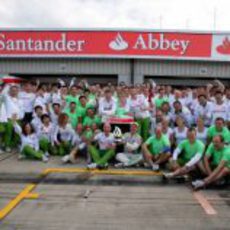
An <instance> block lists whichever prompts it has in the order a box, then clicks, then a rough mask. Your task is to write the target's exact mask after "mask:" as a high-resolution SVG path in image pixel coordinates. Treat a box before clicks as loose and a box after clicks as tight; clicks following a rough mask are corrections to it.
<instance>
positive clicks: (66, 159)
mask: <svg viewBox="0 0 230 230" xmlns="http://www.w3.org/2000/svg"><path fill="white" fill-rule="evenodd" d="M61 160H62V163H64V164H66V163H68V162H69V161H70V155H65V156H64V157H62V159H61Z"/></svg>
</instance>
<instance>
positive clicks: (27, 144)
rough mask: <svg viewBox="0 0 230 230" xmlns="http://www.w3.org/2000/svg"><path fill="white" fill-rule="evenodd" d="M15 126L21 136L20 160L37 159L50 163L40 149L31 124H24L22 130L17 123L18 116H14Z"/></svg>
mask: <svg viewBox="0 0 230 230" xmlns="http://www.w3.org/2000/svg"><path fill="white" fill-rule="evenodd" d="M12 120H13V126H14V129H15V131H16V132H17V133H18V135H19V136H20V140H21V146H20V158H28V159H37V160H42V161H44V162H47V161H48V158H47V157H46V156H45V154H44V153H43V152H42V151H40V149H39V139H38V136H37V134H36V133H35V132H34V130H33V127H32V126H31V124H30V123H25V124H23V126H22V128H21V126H20V125H18V123H17V116H16V115H13V118H12Z"/></svg>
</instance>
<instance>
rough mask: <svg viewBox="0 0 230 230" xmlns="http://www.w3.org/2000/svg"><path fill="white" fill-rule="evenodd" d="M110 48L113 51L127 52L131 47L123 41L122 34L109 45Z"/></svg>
mask: <svg viewBox="0 0 230 230" xmlns="http://www.w3.org/2000/svg"><path fill="white" fill-rule="evenodd" d="M109 47H110V48H111V49H112V50H126V49H127V48H128V47H129V45H128V43H127V42H126V41H125V40H124V39H123V37H122V36H121V34H120V33H118V34H117V36H116V37H115V39H114V40H112V41H111V42H110V43H109Z"/></svg>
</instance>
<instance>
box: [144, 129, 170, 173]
mask: <svg viewBox="0 0 230 230" xmlns="http://www.w3.org/2000/svg"><path fill="white" fill-rule="evenodd" d="M142 153H143V157H144V161H146V162H147V163H148V164H149V165H150V166H151V167H152V170H153V171H157V170H159V165H161V164H163V163H166V162H167V161H168V159H169V158H170V156H171V153H170V141H169V139H168V137H167V136H165V135H164V134H163V133H162V130H161V127H159V126H158V127H156V129H155V135H154V136H152V137H149V138H148V139H147V140H146V142H145V143H144V144H143V145H142Z"/></svg>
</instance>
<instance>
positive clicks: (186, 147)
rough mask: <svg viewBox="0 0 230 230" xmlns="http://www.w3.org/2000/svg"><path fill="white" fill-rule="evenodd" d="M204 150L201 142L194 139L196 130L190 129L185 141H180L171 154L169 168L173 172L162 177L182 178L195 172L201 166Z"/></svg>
mask: <svg viewBox="0 0 230 230" xmlns="http://www.w3.org/2000/svg"><path fill="white" fill-rule="evenodd" d="M204 149H205V146H204V144H203V142H202V141H200V140H197V139H196V130H195V129H194V128H190V129H189V130H188V133H187V139H186V140H184V141H182V142H181V143H180V144H179V145H178V147H177V148H176V149H175V150H174V152H173V156H172V160H171V168H172V169H173V170H174V172H171V173H165V174H164V176H165V177H166V178H167V179H170V178H173V177H178V176H183V175H185V174H187V173H189V172H191V171H192V170H195V169H196V168H197V166H198V167H199V164H201V159H202V156H203V152H204ZM200 168H201V166H200Z"/></svg>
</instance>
